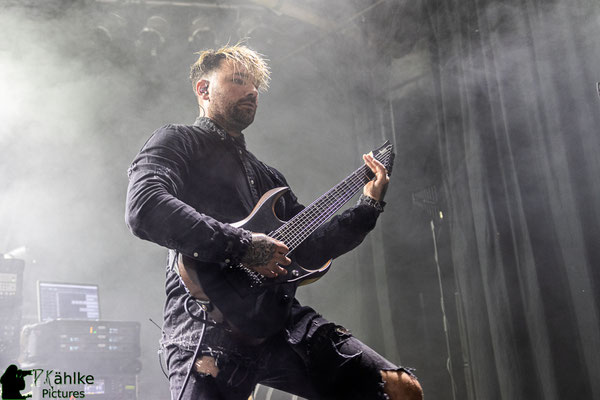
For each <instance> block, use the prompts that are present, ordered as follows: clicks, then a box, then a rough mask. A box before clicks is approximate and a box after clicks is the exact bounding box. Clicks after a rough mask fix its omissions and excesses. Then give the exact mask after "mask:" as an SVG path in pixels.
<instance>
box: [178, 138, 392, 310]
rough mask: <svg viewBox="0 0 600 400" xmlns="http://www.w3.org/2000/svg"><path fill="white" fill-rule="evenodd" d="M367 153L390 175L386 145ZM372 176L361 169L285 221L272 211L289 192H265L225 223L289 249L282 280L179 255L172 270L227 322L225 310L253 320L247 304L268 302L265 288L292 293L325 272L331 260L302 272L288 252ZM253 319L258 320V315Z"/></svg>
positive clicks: (272, 190)
mask: <svg viewBox="0 0 600 400" xmlns="http://www.w3.org/2000/svg"><path fill="white" fill-rule="evenodd" d="M372 154H373V157H374V158H375V159H377V160H378V161H379V162H381V163H382V164H383V165H384V166H385V167H386V169H387V170H388V174H391V170H392V166H393V161H394V152H393V146H392V145H391V144H390V143H389V142H387V141H386V142H385V143H384V144H383V145H382V146H381V147H379V148H378V149H376V150H373V152H372ZM373 177H374V174H373V172H372V171H371V170H370V169H369V167H368V166H366V165H362V166H361V167H360V168H358V169H357V170H356V171H354V172H353V173H352V174H350V175H349V176H348V177H347V178H346V179H344V180H343V181H341V182H340V183H338V184H337V185H335V186H334V187H333V188H331V189H330V190H329V191H327V192H326V193H325V194H323V195H322V196H321V197H319V198H318V199H316V200H315V201H313V202H312V203H311V204H310V205H309V206H307V207H306V208H305V209H304V210H302V211H301V212H300V213H298V214H297V215H296V216H294V217H293V218H292V219H290V220H289V221H287V222H285V221H281V220H280V219H279V218H277V216H276V215H275V211H274V206H275V203H276V202H277V200H278V199H279V198H280V197H281V196H282V195H283V194H284V193H285V192H286V191H288V190H289V188H287V187H279V188H275V189H271V190H269V191H268V192H267V193H265V194H264V195H263V196H262V197H261V199H260V200H259V201H258V203H257V204H256V206H255V207H254V209H253V210H252V212H251V213H250V215H248V217H246V218H245V219H243V220H241V221H239V222H236V223H232V224H231V225H233V226H235V227H239V228H244V229H246V230H249V231H252V232H260V233H265V234H267V235H268V236H271V237H273V238H275V239H277V240H280V241H282V242H283V243H285V244H286V245H287V246H288V248H289V249H290V252H289V254H288V256H289V257H290V258H291V259H292V263H291V264H290V265H288V266H283V268H286V269H287V271H288V273H287V274H286V275H280V276H278V277H276V278H269V279H267V278H265V277H263V276H262V275H260V274H258V273H257V272H255V271H253V270H251V269H249V268H247V267H245V266H243V265H237V266H231V267H225V268H223V267H219V266H217V265H215V264H207V263H203V262H199V261H197V260H194V259H192V258H189V257H185V256H182V257H181V258H180V260H179V262H178V266H179V274H180V276H181V278H182V280H183V283H184V284H185V286H186V288H187V289H188V290H189V291H190V293H191V294H192V296H194V297H196V298H197V299H200V300H207V299H210V301H211V302H212V303H214V304H215V305H216V306H217V307H218V308H219V309H220V310H221V311H222V312H223V315H224V316H225V318H228V319H229V313H228V312H227V311H228V310H231V312H232V313H238V314H239V313H243V314H244V316H245V317H247V318H253V312H258V311H257V309H258V308H259V307H258V306H256V307H255V306H253V305H255V304H257V303H258V304H260V302H261V301H268V299H265V298H264V297H266V296H269V295H270V294H271V293H267V292H268V290H267V289H268V288H269V287H272V286H273V285H281V286H293V287H294V289H293V290H295V287H296V286H297V285H299V284H307V283H312V282H314V281H316V280H318V279H319V278H320V277H321V276H323V275H324V274H325V273H326V272H327V271H328V270H329V267H330V266H331V262H332V260H329V261H328V262H326V263H325V264H324V265H323V266H321V267H319V268H316V269H307V268H304V267H302V266H301V265H299V264H298V263H297V262H295V261H294V257H293V251H294V249H296V248H297V247H298V246H299V245H300V244H301V243H302V242H303V241H304V240H305V239H306V238H307V237H308V236H309V235H310V234H311V233H313V232H314V231H315V230H316V229H317V228H318V227H319V226H321V225H322V224H323V223H325V222H326V221H327V220H329V218H331V217H332V216H333V215H334V214H335V213H336V212H337V211H338V210H339V209H340V208H341V207H342V206H343V205H344V204H346V203H347V202H348V201H349V200H350V199H351V198H352V197H354V196H355V195H356V193H358V192H359V191H360V190H361V189H362V188H363V186H364V185H365V184H366V183H367V182H369V181H370V180H371V179H373ZM282 290H283V289H282ZM271 292H272V291H271ZM254 317H256V318H257V319H260V318H259V316H254Z"/></svg>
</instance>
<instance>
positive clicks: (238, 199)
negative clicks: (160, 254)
mask: <svg viewBox="0 0 600 400" xmlns="http://www.w3.org/2000/svg"><path fill="white" fill-rule="evenodd" d="M128 173H129V187H128V193H127V204H126V221H127V224H128V226H129V227H130V229H131V231H132V232H133V233H134V234H135V235H136V236H138V237H140V238H142V239H146V240H149V241H152V242H155V243H157V244H159V245H161V246H164V247H166V248H169V249H174V250H177V251H178V252H180V253H182V254H184V255H186V256H188V257H191V258H194V259H196V260H198V261H201V262H208V263H216V264H220V265H222V266H226V265H227V264H231V263H236V262H237V261H238V260H239V259H240V258H241V257H242V256H243V254H244V253H245V251H246V250H247V247H248V246H249V244H250V241H251V234H250V232H248V231H246V230H244V229H240V228H235V227H233V226H231V225H229V223H231V222H235V221H239V220H242V219H244V218H245V217H246V216H248V214H250V212H251V211H252V209H253V207H254V205H255V204H256V203H257V202H258V200H259V198H260V196H262V194H264V193H265V192H267V191H268V190H270V189H272V188H275V187H280V186H287V182H286V181H285V178H284V177H283V175H282V174H281V173H279V172H278V171H277V170H275V169H274V168H272V167H269V166H267V165H266V164H264V163H263V162H261V161H259V160H258V159H256V157H255V156H254V155H253V154H252V153H250V152H249V151H248V150H247V149H246V145H245V141H244V137H243V136H240V137H232V136H230V135H228V134H227V133H226V132H225V131H224V130H223V129H221V128H220V127H219V126H217V125H216V124H215V123H214V122H213V121H212V120H210V119H208V118H199V119H198V120H196V122H195V124H194V125H193V126H187V125H167V126H165V127H162V128H160V129H158V130H157V131H155V132H154V134H153V135H152V136H151V138H150V139H149V140H148V141H147V142H146V144H145V145H144V146H143V148H142V150H141V151H140V153H139V154H138V155H137V156H136V158H135V159H134V161H133V163H132V165H131V167H130V168H129V171H128ZM303 208H304V207H303V206H302V205H301V204H299V203H298V201H297V198H296V196H295V195H294V194H293V192H292V191H288V192H287V193H286V194H284V195H283V196H282V197H281V199H280V200H279V201H278V202H277V204H276V207H275V211H276V214H277V215H278V217H279V218H280V219H282V220H288V219H290V218H291V217H293V216H294V215H296V214H297V213H298V212H300V211H301V210H302V209H303ZM378 214H379V212H378V211H377V210H376V209H375V208H373V207H371V206H369V205H365V204H361V205H357V206H354V207H352V208H350V209H349V210H346V211H345V212H343V213H342V214H340V215H337V216H335V217H333V218H332V219H331V220H330V221H328V222H327V223H325V224H324V225H323V226H321V227H320V228H319V229H317V231H316V232H314V233H313V234H312V235H311V236H310V237H309V238H308V239H306V241H305V242H304V243H303V244H302V245H301V246H299V247H298V248H297V249H296V250H295V251H294V258H295V260H296V261H298V262H299V263H300V264H301V265H304V266H308V267H311V266H312V267H316V266H319V265H321V264H323V263H324V262H325V261H326V260H328V259H330V258H335V257H337V256H339V255H341V254H343V253H345V252H347V251H349V250H351V249H353V248H354V247H356V246H357V245H358V244H359V243H360V242H362V240H363V239H364V237H365V235H366V234H367V233H368V232H369V231H370V230H371V229H372V228H373V227H374V225H375V221H376V219H377V216H378ZM281 286H282V287H279V288H278V287H274V288H271V289H269V290H271V291H274V292H277V291H279V292H281V296H284V297H286V298H291V299H293V297H294V294H295V288H296V287H295V285H281ZM184 294H185V289H184V288H183V285H182V284H181V282H180V280H179V279H177V277H176V274H175V273H171V272H169V273H168V275H167V304H166V307H165V333H166V335H167V338H166V341H167V342H171V343H175V344H184V343H185V344H187V342H188V341H187V340H184V339H182V338H180V337H179V338H178V336H181V335H185V336H186V337H188V338H191V339H192V340H193V337H190V330H191V331H194V329H190V327H189V326H187V325H189V324H188V323H187V322H186V319H189V318H187V315H184V314H185V312H184V311H183V304H182V301H183V300H182V296H184ZM270 299H272V301H270V302H263V303H262V304H261V305H260V307H267V308H269V307H272V308H274V309H275V308H277V309H279V310H280V309H281V301H277V300H276V299H278V296H276V295H274V296H271V297H270ZM292 308H294V310H295V313H296V314H297V315H301V314H303V311H302V309H301V308H300V306H299V305H298V304H297V302H293V303H292V302H291V301H290V304H289V305H288V306H287V307H286V308H285V310H284V312H283V313H282V312H278V313H277V312H276V313H273V320H272V321H269V320H267V321H263V323H262V324H261V325H263V326H253V327H249V326H248V327H244V326H241V328H242V329H244V328H247V329H248V330H250V331H251V333H252V334H253V335H255V336H265V335H270V334H273V333H274V332H276V331H277V330H280V329H281V328H282V327H283V326H284V325H285V324H286V323H287V324H288V325H290V324H292V325H293V321H294V319H295V318H294V315H292V314H294V311H293V310H292ZM241 325H243V323H241ZM184 326H185V329H183V327H184ZM192 336H193V335H192Z"/></svg>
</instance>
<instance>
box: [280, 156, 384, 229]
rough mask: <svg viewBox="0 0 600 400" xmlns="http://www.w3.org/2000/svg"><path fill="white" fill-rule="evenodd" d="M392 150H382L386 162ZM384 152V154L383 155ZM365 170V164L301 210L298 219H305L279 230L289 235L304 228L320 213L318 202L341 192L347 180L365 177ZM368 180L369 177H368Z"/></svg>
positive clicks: (322, 201)
mask: <svg viewBox="0 0 600 400" xmlns="http://www.w3.org/2000/svg"><path fill="white" fill-rule="evenodd" d="M388 152H390V149H389V148H388V149H386V150H384V151H382V152H381V153H380V154H379V156H381V158H382V160H380V161H383V162H385V163H387V161H388V160H389V154H386V153H388ZM382 154H383V155H382ZM365 172H368V170H367V166H366V165H363V166H362V167H361V168H359V169H358V170H356V171H355V172H354V173H353V174H351V175H350V176H349V177H347V178H346V179H345V180H343V181H342V182H340V183H339V184H338V185H336V186H335V187H333V188H332V189H330V190H329V191H328V192H327V193H325V194H324V195H323V196H321V197H320V198H318V199H317V200H315V201H314V202H313V203H311V205H309V206H308V207H306V208H305V211H304V210H303V211H304V212H301V213H300V214H298V216H297V217H298V219H299V220H300V219H303V220H302V221H293V220H291V221H290V223H289V224H286V225H284V226H282V227H281V228H280V230H279V232H281V233H283V234H284V235H285V236H287V234H289V233H293V232H294V230H295V231H302V230H303V229H302V228H303V224H306V222H307V221H308V222H310V220H311V219H312V218H314V216H315V215H316V213H318V212H319V211H320V210H319V208H318V207H321V206H322V204H317V203H325V200H328V199H329V198H330V196H331V194H332V192H339V190H340V188H343V187H344V185H345V184H346V183H347V182H350V183H352V179H355V178H356V177H359V178H364V176H363V174H365ZM367 181H368V179H367ZM289 228H291V229H289Z"/></svg>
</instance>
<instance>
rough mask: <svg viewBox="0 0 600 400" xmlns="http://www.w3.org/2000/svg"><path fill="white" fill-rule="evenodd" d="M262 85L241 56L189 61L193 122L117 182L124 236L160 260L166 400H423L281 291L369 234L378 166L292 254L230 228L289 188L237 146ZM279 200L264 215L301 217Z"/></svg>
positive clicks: (265, 74)
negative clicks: (123, 203) (156, 250)
mask: <svg viewBox="0 0 600 400" xmlns="http://www.w3.org/2000/svg"><path fill="white" fill-rule="evenodd" d="M269 79H270V76H269V69H268V67H267V65H266V62H265V60H264V59H263V58H262V56H261V55H260V54H258V53H256V52H255V51H253V50H251V49H249V48H248V47H246V46H244V45H239V44H238V45H234V46H225V47H223V48H221V49H219V50H216V51H215V50H207V51H204V52H201V53H200V56H199V58H198V61H197V62H196V63H195V64H194V65H193V66H192V68H191V80H192V83H193V88H194V91H195V94H196V97H197V99H198V105H199V109H200V115H201V116H200V117H199V118H198V119H197V120H196V122H195V123H194V125H191V126H189V125H167V126H164V127H162V128H160V129H158V130H157V131H155V132H154V134H153V135H152V136H151V138H150V139H149V140H148V141H147V142H146V144H145V145H144V147H143V148H142V150H141V151H140V153H139V154H138V155H137V156H136V158H135V160H134V161H133V163H132V165H131V167H130V169H129V171H128V172H129V187H128V194H127V207H126V221H127V224H128V226H129V227H130V229H131V231H132V232H133V233H134V234H135V235H136V236H138V237H140V238H142V239H146V240H150V241H152V242H154V243H157V244H159V245H161V246H164V247H166V248H169V249H171V250H170V259H169V263H168V266H167V281H166V292H167V300H166V305H165V314H164V328H163V337H162V339H161V345H162V348H163V350H164V352H165V355H166V362H167V366H168V369H169V379H170V387H171V396H172V397H171V398H172V400H176V399H177V400H181V399H186V400H204V399H207V400H208V399H211V400H212V399H214V400H216V399H227V400H229V399H231V400H242V399H244V400H245V399H247V398H248V396H249V395H250V394H251V393H252V390H253V388H254V387H255V385H256V384H257V383H261V384H264V385H267V386H271V387H274V388H277V389H280V390H283V391H286V392H289V393H293V394H296V395H298V396H301V397H305V398H307V399H361V400H363V399H393V400H398V399H404V400H408V399H410V400H412V399H422V390H421V387H420V385H419V383H418V381H417V380H416V378H415V377H414V375H413V374H412V372H411V371H410V370H409V369H406V368H403V367H398V366H396V365H394V364H392V363H391V362H389V361H388V360H386V359H385V358H383V357H382V356H380V355H379V354H377V353H376V352H374V351H373V350H372V349H370V348H369V347H367V346H366V345H365V344H363V343H362V342H360V341H359V340H358V339H356V338H354V337H353V336H352V335H351V334H350V333H349V332H348V331H347V330H346V329H344V328H343V327H341V326H339V325H336V324H333V323H331V322H329V321H327V320H326V319H325V318H323V317H322V316H321V315H319V314H317V313H316V312H315V311H314V310H313V309H312V308H310V307H306V306H302V305H300V303H299V302H298V301H297V300H296V299H295V291H296V288H297V286H298V282H293V281H292V280H291V279H287V277H286V275H293V274H292V273H288V269H286V267H288V266H290V264H291V263H292V261H293V262H294V263H296V262H297V263H299V264H301V265H303V266H308V267H310V268H318V266H319V265H322V264H323V263H326V262H327V260H329V259H332V258H335V257H338V256H340V255H341V254H344V253H346V252H348V251H350V250H352V249H353V248H354V247H356V246H357V245H358V244H360V243H361V242H362V240H363V239H364V237H365V236H366V235H367V233H368V232H369V231H370V230H372V229H373V227H374V226H375V222H376V220H377V217H378V216H379V214H380V213H381V212H382V211H383V205H384V203H383V196H384V193H385V189H386V186H387V184H388V182H389V177H388V175H387V170H386V168H385V167H384V165H383V164H382V163H381V162H379V161H378V160H377V159H376V158H375V157H373V156H372V155H365V156H363V159H364V162H365V164H366V166H367V167H368V169H367V170H370V172H369V173H370V174H371V176H372V175H374V178H373V179H372V180H369V181H368V182H367V183H366V184H365V185H364V188H363V189H362V190H363V194H362V196H361V198H360V200H359V202H358V204H357V205H355V206H354V207H351V208H350V209H348V210H346V211H344V212H343V213H342V214H340V215H336V216H335V217H333V218H331V219H330V220H329V221H327V222H324V223H323V224H322V225H320V226H319V227H318V228H316V230H315V231H314V232H313V233H311V234H310V236H308V237H307V238H306V240H304V241H303V242H302V243H301V244H299V245H298V247H297V248H295V250H294V251H292V252H291V253H290V247H291V246H289V247H288V245H289V243H284V242H283V241H281V240H277V239H276V238H274V237H271V236H269V235H268V234H267V233H268V232H253V231H251V230H249V229H245V228H244V225H241V224H235V222H236V221H241V220H243V219H244V218H246V220H248V218H250V217H248V216H249V215H251V212H253V208H254V210H256V209H257V208H258V206H256V208H255V205H257V204H260V201H259V200H260V197H261V196H262V195H264V194H265V193H267V194H268V193H271V192H269V191H271V190H273V189H275V188H279V187H285V186H288V185H287V182H286V181H285V178H284V177H283V175H282V174H281V173H280V172H279V171H277V170H276V169H274V168H273V167H270V166H268V165H266V164H265V163H263V162H261V161H259V160H258V159H256V157H255V156H254V155H253V154H252V153H251V152H249V151H248V150H247V149H246V143H245V138H244V135H243V133H242V131H243V130H244V129H245V128H246V127H248V126H249V125H250V124H251V123H252V122H253V120H254V115H255V113H256V109H257V105H258V97H259V91H261V90H264V89H266V88H267V86H268V83H269ZM281 193H282V194H280V195H278V196H280V197H277V198H276V199H277V200H276V202H274V203H273V204H274V205H273V211H274V212H275V214H276V215H277V217H278V218H279V219H281V220H283V221H287V220H290V219H292V218H293V217H294V216H296V215H298V214H299V213H300V212H302V210H303V209H304V207H303V206H302V205H300V204H299V203H298V201H297V198H296V196H295V195H294V194H293V192H292V191H289V190H286V191H285V192H281ZM274 201H275V200H274ZM247 217H248V218H247ZM294 272H295V271H294ZM192 275H193V276H192ZM265 282H266V284H265ZM269 282H271V283H270V284H269ZM273 282H275V283H273ZM194 284H195V285H194Z"/></svg>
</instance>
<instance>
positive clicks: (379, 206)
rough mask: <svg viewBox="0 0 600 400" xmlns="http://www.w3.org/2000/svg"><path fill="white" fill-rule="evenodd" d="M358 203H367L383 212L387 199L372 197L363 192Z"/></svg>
mask: <svg viewBox="0 0 600 400" xmlns="http://www.w3.org/2000/svg"><path fill="white" fill-rule="evenodd" d="M357 204H367V205H369V206H371V207H373V208H375V209H376V210H377V211H379V212H380V213H382V212H383V208H384V207H385V204H386V203H385V201H379V200H375V199H374V198H372V197H370V196H365V195H364V194H361V195H360V197H359V198H358V203H357Z"/></svg>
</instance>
